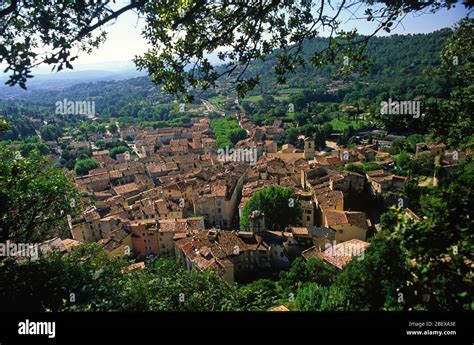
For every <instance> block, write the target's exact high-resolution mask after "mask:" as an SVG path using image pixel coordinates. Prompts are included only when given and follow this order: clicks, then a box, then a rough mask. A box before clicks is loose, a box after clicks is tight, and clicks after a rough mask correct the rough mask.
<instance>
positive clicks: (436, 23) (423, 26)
mask: <svg viewBox="0 0 474 345" xmlns="http://www.w3.org/2000/svg"><path fill="white" fill-rule="evenodd" d="M118 6H123V4H120V2H119V4H118ZM358 6H359V5H357V6H353V7H354V8H352V11H354V12H355V16H356V17H357V16H359V15H362V14H363V10H364V8H363V7H360V8H358ZM467 14H468V12H467V10H466V9H465V8H464V6H462V5H457V6H456V7H455V8H452V9H450V10H449V11H448V10H441V11H439V12H437V13H435V14H430V13H426V14H423V13H411V14H409V15H408V16H406V17H405V19H404V20H403V21H402V25H399V26H398V27H396V28H395V29H394V30H393V31H392V33H394V34H409V33H429V32H432V31H436V30H439V29H441V28H445V27H452V26H453V24H454V23H456V22H457V21H459V20H460V19H461V18H463V17H465V16H466V15H467ZM350 17H351V16H350V15H347V16H345V17H343V22H342V27H343V28H344V29H346V30H348V29H352V28H354V27H355V28H357V29H358V31H359V33H361V34H369V33H371V32H372V31H373V30H374V28H375V27H374V23H369V22H367V21H366V20H363V19H359V20H356V19H351V18H350ZM143 26H144V20H143V19H141V20H138V21H137V15H136V14H135V13H133V12H130V11H129V12H126V13H125V14H123V15H122V16H120V17H119V18H118V19H117V20H116V21H115V22H114V23H113V24H110V25H108V26H107V27H106V28H105V29H106V31H107V32H108V38H107V41H106V42H105V43H103V44H102V45H101V46H100V47H99V48H98V49H96V50H94V52H93V53H92V54H90V55H88V54H86V53H83V54H81V55H79V59H78V60H76V62H75V63H74V64H73V66H74V70H76V71H78V70H79V71H80V70H87V69H89V70H90V69H100V70H119V69H121V68H125V67H128V68H131V67H132V66H133V64H132V63H131V60H132V59H133V57H134V56H135V55H139V54H142V53H144V52H145V51H146V50H147V49H148V48H149V47H148V45H147V42H146V40H145V39H144V38H143V37H142V36H141V30H142V28H143ZM382 35H387V33H382ZM211 61H212V60H211ZM49 71H50V67H47V66H45V67H43V68H40V69H38V71H37V73H41V74H42V73H48V72H49Z"/></svg>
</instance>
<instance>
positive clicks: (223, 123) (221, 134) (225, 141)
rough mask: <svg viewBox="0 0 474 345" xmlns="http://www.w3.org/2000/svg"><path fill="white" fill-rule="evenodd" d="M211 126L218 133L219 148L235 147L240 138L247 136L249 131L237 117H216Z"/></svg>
mask: <svg viewBox="0 0 474 345" xmlns="http://www.w3.org/2000/svg"><path fill="white" fill-rule="evenodd" d="M211 127H212V130H213V131H214V133H215V135H216V142H217V147H218V148H225V147H229V148H231V147H234V145H235V144H236V143H237V142H238V141H239V140H243V139H245V138H247V132H246V131H245V129H243V128H241V127H240V125H239V123H238V121H237V119H235V118H229V117H227V118H219V119H214V120H212V121H211Z"/></svg>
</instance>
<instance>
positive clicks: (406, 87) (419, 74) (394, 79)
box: [249, 28, 453, 101]
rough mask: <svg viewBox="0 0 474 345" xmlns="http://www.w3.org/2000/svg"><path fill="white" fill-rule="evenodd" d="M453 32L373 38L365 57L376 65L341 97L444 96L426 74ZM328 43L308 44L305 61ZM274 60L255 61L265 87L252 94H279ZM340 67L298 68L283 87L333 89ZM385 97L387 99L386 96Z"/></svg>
mask: <svg viewBox="0 0 474 345" xmlns="http://www.w3.org/2000/svg"><path fill="white" fill-rule="evenodd" d="M452 32H453V31H452V30H451V29H449V28H445V29H442V30H439V31H435V32H432V33H429V34H415V35H411V34H410V35H392V36H387V37H373V38H371V39H370V41H369V44H368V46H367V50H366V54H367V55H368V57H369V58H370V60H371V61H372V63H373V65H372V66H371V67H370V69H369V73H368V75H365V76H351V77H349V80H350V81H353V82H356V83H353V87H352V88H348V89H345V91H344V92H343V93H342V96H345V95H347V97H348V99H347V100H348V101H351V100H354V99H358V98H360V97H367V98H368V99H369V100H373V99H375V98H376V96H378V95H379V94H381V93H382V92H386V93H388V94H389V95H391V96H398V97H406V98H410V99H412V98H413V97H415V96H417V95H420V94H423V95H430V96H443V95H442V92H441V90H439V89H438V88H437V86H436V85H435V83H432V82H431V81H430V80H431V76H430V74H429V72H428V73H426V72H427V70H428V71H429V69H430V68H432V67H435V66H438V65H439V63H440V59H439V54H440V52H441V50H442V48H443V46H444V44H445V42H446V40H447V39H448V38H449V37H450V36H451V35H452ZM327 44H328V40H327V39H326V38H316V39H314V40H311V41H308V42H307V43H306V44H305V45H304V47H303V54H304V57H305V60H306V61H309V60H310V58H311V57H312V56H313V55H314V52H317V51H321V50H322V49H323V48H324V47H326V46H327ZM275 61H276V60H275V59H271V60H269V61H265V62H261V61H256V62H254V63H253V64H252V66H250V67H249V74H258V75H259V76H260V78H261V81H262V86H261V87H257V89H256V90H255V91H253V92H252V95H256V94H260V93H262V92H263V91H264V90H265V92H269V90H270V94H271V93H272V92H271V90H273V92H274V93H276V92H278V91H277V90H278V88H275V87H273V88H271V87H268V86H269V85H270V84H273V85H274V84H275V83H276V77H275V73H274V71H273V68H274V65H275ZM349 63H350V61H349ZM338 67H340V66H327V67H325V68H324V69H322V70H320V69H316V68H314V67H312V66H310V65H309V66H306V67H305V68H299V69H298V70H297V71H296V73H295V74H293V75H290V76H289V77H288V78H287V80H286V85H285V86H284V87H283V88H303V89H308V88H311V89H318V88H321V87H322V88H325V89H328V88H329V89H330V88H331V85H329V84H330V83H329V81H330V80H331V79H333V72H335V71H336V69H337V68H338ZM357 82H359V83H360V84H357ZM337 89H341V88H340V87H338V88H337ZM383 97H384V98H386V97H387V95H383Z"/></svg>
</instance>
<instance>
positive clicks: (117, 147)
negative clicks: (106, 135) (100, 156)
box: [109, 145, 131, 159]
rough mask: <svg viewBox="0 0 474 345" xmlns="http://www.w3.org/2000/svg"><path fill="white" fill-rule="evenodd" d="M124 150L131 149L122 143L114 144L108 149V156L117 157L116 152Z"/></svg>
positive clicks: (128, 150)
mask: <svg viewBox="0 0 474 345" xmlns="http://www.w3.org/2000/svg"><path fill="white" fill-rule="evenodd" d="M124 152H131V150H130V149H129V148H128V147H127V146H123V145H120V146H116V147H114V148H112V149H111V150H110V152H109V156H110V157H112V158H113V159H115V157H117V155H118V154H120V153H124Z"/></svg>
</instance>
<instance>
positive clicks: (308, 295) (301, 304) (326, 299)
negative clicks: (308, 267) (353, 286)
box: [295, 283, 344, 311]
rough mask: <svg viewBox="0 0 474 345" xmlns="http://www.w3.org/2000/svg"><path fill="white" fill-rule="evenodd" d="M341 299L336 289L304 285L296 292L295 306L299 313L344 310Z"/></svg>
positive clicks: (311, 284) (310, 284) (312, 284)
mask: <svg viewBox="0 0 474 345" xmlns="http://www.w3.org/2000/svg"><path fill="white" fill-rule="evenodd" d="M343 298H344V297H343V295H342V293H341V292H340V291H339V290H338V289H337V288H334V287H326V286H320V285H318V284H316V283H306V284H304V285H303V286H302V287H301V289H299V290H298V294H297V295H296V299H295V305H296V308H297V309H298V310H300V311H337V310H344V299H343Z"/></svg>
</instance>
